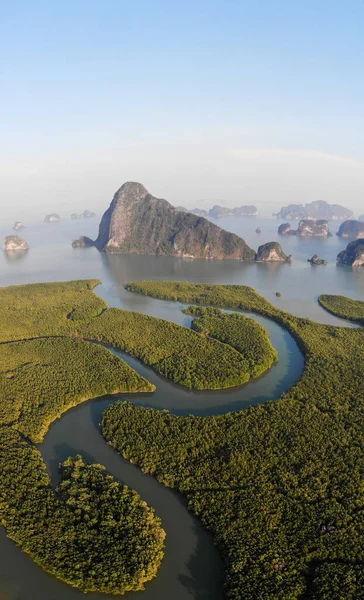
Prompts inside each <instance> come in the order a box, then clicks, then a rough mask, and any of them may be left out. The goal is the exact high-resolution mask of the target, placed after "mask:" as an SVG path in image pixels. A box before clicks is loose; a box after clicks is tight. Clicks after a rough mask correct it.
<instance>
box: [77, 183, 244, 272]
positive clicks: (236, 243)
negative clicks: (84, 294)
mask: <svg viewBox="0 0 364 600" xmlns="http://www.w3.org/2000/svg"><path fill="white" fill-rule="evenodd" d="M85 240H86V241H85ZM90 244H93V245H94V246H96V248H97V249H98V250H100V251H103V252H110V253H134V254H151V255H157V256H177V257H182V258H213V259H222V258H231V259H236V260H255V251H254V250H252V249H251V248H249V246H248V245H247V244H246V243H245V241H244V240H243V239H242V238H240V237H239V236H237V235H235V234H234V233H230V232H228V231H225V230H223V229H221V228H220V227H218V226H217V225H215V224H214V223H211V222H210V221H207V220H206V219H205V218H204V217H198V216H196V215H193V214H192V213H189V212H187V213H185V212H181V211H178V210H176V209H175V208H174V207H173V206H172V205H171V204H170V203H169V202H167V200H163V199H161V198H155V197H154V196H152V195H151V194H150V193H149V192H148V190H146V188H145V187H144V186H143V185H141V184H140V183H135V182H127V183H124V185H122V186H121V188H120V189H119V190H118V191H117V192H116V194H115V195H114V198H113V200H112V202H111V204H110V206H109V208H108V209H107V211H106V212H105V213H104V215H103V217H102V219H101V223H100V227H99V235H98V237H97V239H96V240H95V242H90V241H89V240H88V239H87V238H84V237H81V238H80V239H79V240H75V241H74V245H75V246H81V245H90Z"/></svg>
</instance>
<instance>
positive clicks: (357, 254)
mask: <svg viewBox="0 0 364 600" xmlns="http://www.w3.org/2000/svg"><path fill="white" fill-rule="evenodd" d="M337 262H338V263H339V264H343V265H350V266H351V267H363V266H364V238H359V239H357V240H354V241H352V242H350V243H349V244H348V245H347V247H346V249H345V250H342V251H341V252H339V254H338V255H337Z"/></svg>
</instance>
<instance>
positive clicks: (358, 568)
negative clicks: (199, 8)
mask: <svg viewBox="0 0 364 600" xmlns="http://www.w3.org/2000/svg"><path fill="white" fill-rule="evenodd" d="M128 289H134V290H138V291H140V292H141V293H145V294H150V295H153V296H155V297H161V298H166V299H173V300H179V301H182V302H186V303H187V302H193V303H196V304H205V305H206V304H211V305H214V306H216V305H220V306H223V307H235V308H242V309H247V310H252V311H254V312H257V313H260V314H264V315H266V316H268V317H270V318H273V319H275V320H276V321H277V322H279V323H280V324H282V325H283V326H285V327H286V328H287V329H289V330H290V332H291V333H292V334H293V335H294V336H295V338H296V340H297V341H298V343H299V345H300V347H301V348H302V349H303V351H304V353H305V369H304V373H303V375H302V377H301V379H300V380H299V381H298V382H297V383H296V384H295V385H294V386H293V387H292V389H291V390H289V391H288V392H287V393H286V394H284V395H283V397H282V398H281V399H280V400H277V401H274V402H269V403H267V404H265V405H258V406H254V407H250V408H249V409H247V410H244V411H237V412H234V413H229V414H226V415H219V416H213V417H204V418H201V417H195V416H189V417H179V416H175V415H171V414H169V413H168V412H165V411H163V412H158V411H156V410H153V409H145V408H142V407H135V406H133V405H131V404H129V403H118V404H115V405H113V406H111V407H109V408H108V409H107V410H106V411H105V412H104V416H103V423H102V427H103V433H104V436H105V438H106V439H107V440H108V441H109V442H111V444H112V445H113V446H114V447H115V448H117V449H118V450H119V451H120V452H121V453H122V454H123V456H125V457H127V458H129V459H130V460H132V461H133V462H134V463H137V464H139V465H140V466H141V467H142V468H143V470H144V471H145V472H149V473H152V474H153V475H155V476H156V477H157V478H158V480H159V481H161V482H163V483H164V484H165V485H168V486H171V487H174V488H176V489H178V490H180V491H181V492H182V493H184V494H185V495H186V497H187V499H188V503H189V507H190V509H191V510H193V512H194V513H195V514H197V515H198V516H199V517H200V518H201V520H202V522H203V523H204V525H205V526H206V527H207V528H208V529H210V530H211V531H212V532H213V533H214V536H215V539H216V541H217V543H218V546H219V549H220V552H221V554H222V555H223V557H224V559H225V564H226V576H225V596H226V598H229V599H233V600H245V599H246V600H251V599H252V598H259V599H260V598H261V599H264V600H344V599H345V600H357V599H358V598H364V583H363V581H364V578H363V571H364V565H363V562H364V526H363V524H364V514H363V507H364V489H363V485H362V484H363V479H362V473H363V470H364V452H363V448H364V437H363V428H362V419H363V404H364V386H363V379H364V329H361V328H358V329H353V328H343V327H333V326H330V325H322V324H318V323H314V322H313V321H310V320H309V319H301V318H298V317H294V316H293V315H290V314H288V313H285V312H283V311H280V310H279V309H277V308H276V307H274V306H272V305H271V304H269V302H267V301H266V300H265V299H264V298H262V297H261V296H259V295H258V294H257V293H256V292H255V291H254V290H251V289H250V288H246V287H244V286H213V285H211V286H210V285H198V284H189V283H179V282H142V283H138V284H132V285H130V286H128ZM209 314H210V315H211V314H212V316H213V315H214V314H215V312H212V313H211V311H210V313H209ZM166 432H168V435H167V434H166Z"/></svg>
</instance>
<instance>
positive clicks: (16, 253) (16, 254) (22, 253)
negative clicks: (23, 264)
mask: <svg viewBox="0 0 364 600" xmlns="http://www.w3.org/2000/svg"><path fill="white" fill-rule="evenodd" d="M28 253H29V250H6V251H5V250H4V256H5V259H6V260H7V261H9V262H13V261H16V260H23V259H24V258H26V257H27V256H28Z"/></svg>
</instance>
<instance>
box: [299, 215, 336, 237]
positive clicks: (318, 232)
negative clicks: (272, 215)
mask: <svg viewBox="0 0 364 600" xmlns="http://www.w3.org/2000/svg"><path fill="white" fill-rule="evenodd" d="M296 235H301V236H315V237H326V236H328V235H331V233H330V229H329V224H328V222H327V221H326V220H325V219H319V220H318V221H313V220H312V219H302V220H301V221H300V222H299V224H298V229H297V232H296Z"/></svg>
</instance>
